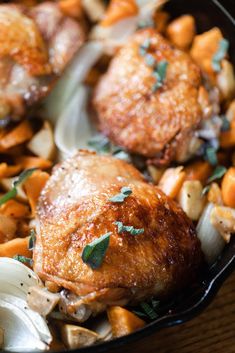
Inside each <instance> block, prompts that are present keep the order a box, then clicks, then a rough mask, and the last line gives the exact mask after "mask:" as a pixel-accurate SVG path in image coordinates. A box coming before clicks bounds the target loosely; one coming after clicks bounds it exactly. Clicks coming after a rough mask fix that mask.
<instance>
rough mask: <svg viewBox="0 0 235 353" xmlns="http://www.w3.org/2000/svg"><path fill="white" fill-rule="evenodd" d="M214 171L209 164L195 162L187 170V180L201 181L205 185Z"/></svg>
mask: <svg viewBox="0 0 235 353" xmlns="http://www.w3.org/2000/svg"><path fill="white" fill-rule="evenodd" d="M212 171H213V168H212V166H211V165H210V164H209V163H208V162H202V161H198V162H193V163H191V164H190V165H188V166H187V167H186V168H185V173H186V177H185V179H186V180H199V181H200V182H201V183H202V184H204V183H205V182H206V181H207V179H208V178H209V176H210V175H211V173H212Z"/></svg>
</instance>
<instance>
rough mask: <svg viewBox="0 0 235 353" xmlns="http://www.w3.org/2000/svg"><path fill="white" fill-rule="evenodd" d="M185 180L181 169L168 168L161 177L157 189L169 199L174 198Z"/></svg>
mask: <svg viewBox="0 0 235 353" xmlns="http://www.w3.org/2000/svg"><path fill="white" fill-rule="evenodd" d="M184 179H185V172H184V171H183V167H177V168H168V169H166V171H165V172H164V174H163V175H162V177H161V179H160V181H159V184H158V187H159V188H160V189H161V190H162V191H163V192H164V193H165V194H166V195H168V196H169V197H171V198H175V197H176V196H177V194H178V193H179V191H180V189H181V186H182V184H183V182H184Z"/></svg>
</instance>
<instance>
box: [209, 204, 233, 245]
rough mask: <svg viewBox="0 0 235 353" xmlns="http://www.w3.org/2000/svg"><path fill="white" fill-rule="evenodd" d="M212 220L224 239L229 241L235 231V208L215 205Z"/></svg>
mask: <svg viewBox="0 0 235 353" xmlns="http://www.w3.org/2000/svg"><path fill="white" fill-rule="evenodd" d="M210 220H211V223H212V225H213V226H214V227H215V228H216V229H217V230H218V232H219V233H220V234H221V236H222V237H223V238H224V240H225V241H226V242H227V243H229V241H230V238H231V234H232V233H235V210H234V209H232V208H230V207H223V206H215V207H214V208H213V210H212V211H211V215H210Z"/></svg>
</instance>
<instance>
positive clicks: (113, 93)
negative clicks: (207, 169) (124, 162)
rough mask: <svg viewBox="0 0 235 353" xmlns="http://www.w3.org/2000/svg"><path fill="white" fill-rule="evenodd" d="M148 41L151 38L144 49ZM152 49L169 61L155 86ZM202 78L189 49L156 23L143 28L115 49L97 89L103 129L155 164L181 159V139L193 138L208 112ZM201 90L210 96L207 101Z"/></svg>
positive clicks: (99, 113)
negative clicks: (166, 35)
mask: <svg viewBox="0 0 235 353" xmlns="http://www.w3.org/2000/svg"><path fill="white" fill-rule="evenodd" d="M146 42H149V43H150V44H149V45H148V48H147V50H146V53H145V54H144V55H143V54H142V55H141V52H140V50H141V49H140V47H141V46H143V45H145V44H146ZM149 54H151V55H152V56H153V57H154V58H155V61H156V63H159V62H161V61H163V60H165V61H167V63H168V66H167V70H166V77H165V80H164V81H163V85H162V87H160V88H158V89H157V90H156V91H154V84H155V83H156V82H157V79H156V77H155V76H154V68H153V67H152V66H151V65H150V64H151V61H150V60H148V59H149ZM201 84H202V82H201V74H200V69H199V67H198V66H197V65H196V64H195V63H194V62H193V61H192V59H191V58H190V57H189V55H188V54H187V53H185V52H183V51H180V50H178V49H176V48H174V47H173V46H172V45H171V44H170V43H169V42H168V41H167V40H166V39H165V38H163V37H162V36H161V35H160V34H158V33H156V32H155V30H153V29H145V30H142V31H139V32H137V33H136V34H135V35H134V36H133V37H132V38H131V39H130V40H129V42H128V43H127V44H126V45H125V46H123V47H122V49H120V51H119V52H118V53H117V54H116V56H115V57H114V59H113V60H112V61H111V65H110V67H109V69H108V71H107V73H106V74H105V75H104V76H103V77H102V78H101V80H100V82H99V83H98V85H97V88H96V90H95V95H94V107H95V109H96V111H97V114H98V119H99V124H100V129H101V130H102V131H103V133H104V134H105V135H107V136H108V137H109V138H110V139H111V140H112V141H113V142H114V143H115V144H117V145H120V146H123V147H125V148H126V149H128V150H129V151H131V152H133V153H136V154H140V155H143V156H145V157H147V158H149V159H151V160H154V162H156V163H157V164H167V163H169V162H170V161H171V160H177V159H179V160H182V159H184V157H183V156H182V153H181V152H183V151H181V150H182V149H183V147H182V145H185V143H186V142H187V143H189V142H190V140H191V139H192V136H193V133H194V131H195V130H196V129H197V127H198V125H199V123H200V121H201V120H202V119H203V117H204V115H205V113H206V114H208V110H209V101H208V99H207V98H208V97H207V92H205V90H204V89H201V88H200V86H201ZM199 92H201V93H204V96H206V97H205V99H204V101H203V104H202V102H201V99H200V97H199ZM201 93H200V94H201ZM183 150H184V151H185V150H187V148H184V149H183Z"/></svg>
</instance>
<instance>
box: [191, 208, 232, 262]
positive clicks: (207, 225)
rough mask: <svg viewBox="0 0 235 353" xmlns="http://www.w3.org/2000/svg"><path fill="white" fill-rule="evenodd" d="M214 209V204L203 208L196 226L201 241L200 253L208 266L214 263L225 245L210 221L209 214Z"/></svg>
mask: <svg viewBox="0 0 235 353" xmlns="http://www.w3.org/2000/svg"><path fill="white" fill-rule="evenodd" d="M214 207H215V206H214V204H212V203H209V204H208V205H207V206H206V207H205V208H204V211H203V213H202V215H201V217H200V219H199V222H198V225H197V234H198V238H199V239H200V241H201V247H202V251H203V253H204V255H205V259H206V261H207V262H208V264H209V265H212V264H213V263H214V262H215V261H216V259H217V258H218V256H219V255H220V254H221V252H222V250H223V248H224V246H225V244H226V243H225V241H224V239H223V238H222V236H221V235H220V234H219V232H218V231H217V230H216V229H215V227H214V226H213V225H212V224H211V221H210V214H211V211H212V210H213V208H214Z"/></svg>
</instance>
